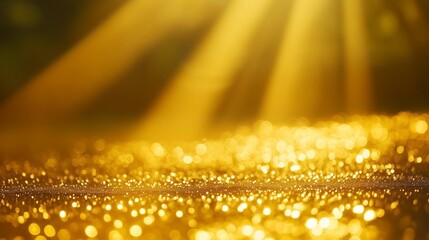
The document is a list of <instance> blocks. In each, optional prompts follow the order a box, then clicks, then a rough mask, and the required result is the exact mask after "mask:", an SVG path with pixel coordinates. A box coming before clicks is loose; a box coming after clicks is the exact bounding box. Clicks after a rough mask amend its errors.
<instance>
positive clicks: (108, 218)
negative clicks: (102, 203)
mask: <svg viewBox="0 0 429 240" xmlns="http://www.w3.org/2000/svg"><path fill="white" fill-rule="evenodd" d="M103 220H104V221H105V222H110V221H112V217H111V216H110V215H109V214H107V213H106V214H104V215H103Z"/></svg>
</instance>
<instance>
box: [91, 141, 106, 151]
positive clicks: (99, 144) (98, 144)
mask: <svg viewBox="0 0 429 240" xmlns="http://www.w3.org/2000/svg"><path fill="white" fill-rule="evenodd" d="M94 148H95V150H97V151H99V152H101V151H104V149H105V148H106V141H105V140H104V139H99V140H97V141H95V143H94Z"/></svg>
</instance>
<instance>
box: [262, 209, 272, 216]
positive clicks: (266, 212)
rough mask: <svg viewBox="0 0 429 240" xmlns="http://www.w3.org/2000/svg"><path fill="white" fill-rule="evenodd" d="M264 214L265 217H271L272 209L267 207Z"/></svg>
mask: <svg viewBox="0 0 429 240" xmlns="http://www.w3.org/2000/svg"><path fill="white" fill-rule="evenodd" d="M262 213H263V214H264V215H265V216H268V215H270V214H271V209H270V208H269V207H265V208H264V210H263V211H262Z"/></svg>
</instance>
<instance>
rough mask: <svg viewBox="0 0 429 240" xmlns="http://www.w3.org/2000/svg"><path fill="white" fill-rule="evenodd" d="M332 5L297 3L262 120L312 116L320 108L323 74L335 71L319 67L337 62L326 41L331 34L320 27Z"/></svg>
mask: <svg viewBox="0 0 429 240" xmlns="http://www.w3.org/2000/svg"><path fill="white" fill-rule="evenodd" d="M331 4H332V1H312V0H300V1H295V2H294V5H293V8H292V10H291V15H290V17H289V20H288V21H289V22H288V24H286V26H285V27H286V28H285V32H284V35H283V40H282V42H281V45H280V50H279V53H278V56H277V60H276V62H275V64H274V68H273V72H272V74H271V77H270V79H269V82H268V87H267V90H266V93H265V99H264V101H263V105H262V110H261V118H262V119H269V120H272V121H276V122H280V121H284V119H286V118H287V117H288V116H290V115H293V116H296V115H300V114H303V113H311V112H314V111H316V110H317V108H318V107H319V106H318V105H317V104H315V103H316V102H317V101H318V96H317V94H320V89H319V86H321V84H322V83H323V84H326V81H329V79H327V78H326V76H323V74H322V72H325V71H331V70H332V69H328V67H326V69H322V68H319V67H320V66H324V65H325V64H326V63H327V62H329V61H335V58H334V57H333V56H332V55H331V54H332V52H333V51H332V49H330V48H329V47H328V44H330V41H331V40H329V41H328V40H325V39H324V37H326V36H327V35H328V33H326V32H325V31H324V30H323V28H320V27H319V24H320V23H322V21H320V19H321V18H322V16H323V15H324V14H328V12H327V11H329V10H331V7H332V6H331ZM315 39H317V41H315ZM310 69H311V70H310ZM304 82H305V84H304ZM318 90H319V91H318ZM304 93H305V97H304V96H302V94H304ZM297 99H299V100H298V101H297Z"/></svg>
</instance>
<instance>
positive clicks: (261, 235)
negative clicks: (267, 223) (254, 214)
mask: <svg viewBox="0 0 429 240" xmlns="http://www.w3.org/2000/svg"><path fill="white" fill-rule="evenodd" d="M264 238H265V232H264V231H262V230H258V231H255V233H254V234H253V239H255V240H262V239H264Z"/></svg>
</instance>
